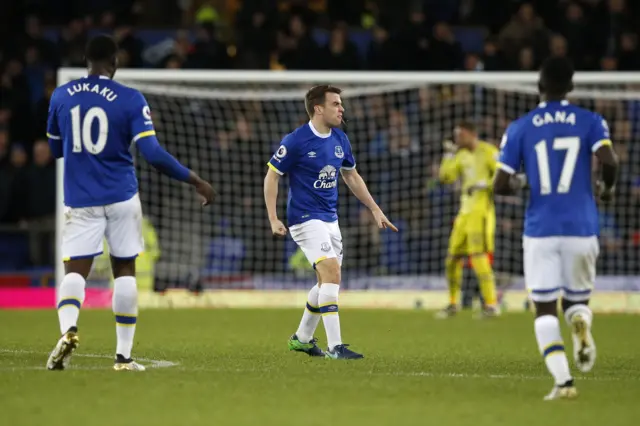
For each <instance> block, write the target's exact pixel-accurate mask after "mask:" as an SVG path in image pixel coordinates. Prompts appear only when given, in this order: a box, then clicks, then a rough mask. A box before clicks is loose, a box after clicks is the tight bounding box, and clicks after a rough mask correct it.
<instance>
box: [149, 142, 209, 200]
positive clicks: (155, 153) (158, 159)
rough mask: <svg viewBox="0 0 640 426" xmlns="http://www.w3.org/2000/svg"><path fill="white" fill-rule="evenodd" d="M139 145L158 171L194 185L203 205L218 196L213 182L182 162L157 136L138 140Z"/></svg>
mask: <svg viewBox="0 0 640 426" xmlns="http://www.w3.org/2000/svg"><path fill="white" fill-rule="evenodd" d="M137 147H138V149H139V150H140V153H141V154H142V156H143V157H144V159H145V160H147V161H148V162H149V164H151V165H152V166H153V167H155V168H156V169H157V170H158V171H160V172H161V173H163V174H165V175H167V176H169V177H170V178H173V179H176V180H179V181H182V182H187V183H189V184H191V185H193V186H194V187H195V189H196V192H197V193H198V194H199V195H200V197H201V201H202V205H203V206H206V205H208V204H211V202H212V201H213V199H214V198H215V196H216V191H215V190H214V189H213V187H212V186H211V184H209V182H207V181H205V180H204V179H202V178H201V177H200V176H198V174H197V173H196V172H194V171H192V170H189V169H188V168H186V167H185V166H183V165H182V164H180V162H179V161H178V160H176V159H175V158H174V157H173V156H172V155H171V154H169V153H168V152H167V151H165V150H164V148H162V147H161V146H160V144H159V143H158V141H157V139H156V138H155V137H153V136H147V137H145V138H142V139H140V140H138V141H137Z"/></svg>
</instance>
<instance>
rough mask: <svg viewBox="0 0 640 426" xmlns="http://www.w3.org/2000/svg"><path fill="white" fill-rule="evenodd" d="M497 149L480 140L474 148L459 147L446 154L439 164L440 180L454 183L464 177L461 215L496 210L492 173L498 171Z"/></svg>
mask: <svg viewBox="0 0 640 426" xmlns="http://www.w3.org/2000/svg"><path fill="white" fill-rule="evenodd" d="M497 160H498V148H497V147H496V146H494V145H492V144H490V143H488V142H484V141H478V144H477V146H476V148H475V149H474V150H473V151H470V150H468V149H459V150H458V152H456V154H455V155H453V156H452V155H445V157H444V158H443V159H442V164H440V181H442V182H443V183H454V182H455V181H457V180H458V179H460V178H461V179H462V195H461V196H460V212H459V214H467V213H476V214H478V213H479V214H485V213H488V212H490V211H492V210H493V192H492V184H493V176H494V174H495V173H496V168H497V164H498V162H497Z"/></svg>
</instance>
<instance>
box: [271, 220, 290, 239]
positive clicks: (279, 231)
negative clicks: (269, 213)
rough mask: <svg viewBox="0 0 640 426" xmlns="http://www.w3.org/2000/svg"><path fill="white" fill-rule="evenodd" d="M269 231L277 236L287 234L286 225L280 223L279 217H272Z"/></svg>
mask: <svg viewBox="0 0 640 426" xmlns="http://www.w3.org/2000/svg"><path fill="white" fill-rule="evenodd" d="M271 232H272V233H273V235H276V236H278V237H284V236H285V235H287V227H286V226H284V223H282V222H281V221H280V220H279V219H274V220H272V221H271Z"/></svg>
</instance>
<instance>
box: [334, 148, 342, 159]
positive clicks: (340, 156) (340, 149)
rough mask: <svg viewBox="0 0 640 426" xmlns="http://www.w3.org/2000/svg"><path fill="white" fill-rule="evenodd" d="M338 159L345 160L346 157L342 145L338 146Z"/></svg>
mask: <svg viewBox="0 0 640 426" xmlns="http://www.w3.org/2000/svg"><path fill="white" fill-rule="evenodd" d="M335 153H336V157H338V158H343V157H344V151H343V150H342V147H341V146H340V145H338V146H336V151H335Z"/></svg>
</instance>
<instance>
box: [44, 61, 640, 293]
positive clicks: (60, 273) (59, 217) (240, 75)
mask: <svg viewBox="0 0 640 426" xmlns="http://www.w3.org/2000/svg"><path fill="white" fill-rule="evenodd" d="M86 74H87V70H86V69H83V68H60V69H59V70H58V85H61V84H64V83H66V82H68V81H71V80H73V79H76V78H81V77H83V76H85V75H86ZM116 80H119V81H123V82H125V83H128V82H131V81H134V82H135V81H137V82H150V83H164V84H172V83H173V84H176V83H180V84H185V83H201V84H202V83H218V84H243V83H244V84H246V83H258V84H269V83H273V84H280V83H312V82H327V83H332V84H347V83H355V84H359V85H362V84H372V85H373V84H380V85H382V84H405V83H406V84H424V85H429V84H481V85H485V86H494V87H496V88H498V89H499V88H511V89H513V88H520V89H523V88H524V89H525V90H529V91H532V92H533V91H535V85H536V82H537V81H538V74H537V73H534V72H477V71H471V72H464V71H462V72H460V71H456V72H371V71H344V72H343V71H240V70H239V71H219V70H164V69H150V70H147V69H144V70H141V69H121V70H118V72H117V74H116ZM574 82H575V83H576V84H585V85H589V84H594V85H616V84H620V85H622V84H633V85H638V86H639V87H640V72H578V73H576V75H575V77H574ZM133 87H135V84H133ZM582 93H584V96H588V97H595V96H596V95H594V93H597V96H602V97H606V98H609V97H608V96H607V93H605V92H602V91H597V92H594V91H590V90H584V91H582ZM574 94H576V93H575V92H574ZM577 95H578V96H580V94H577ZM344 96H345V97H348V93H345V94H344ZM610 99H616V100H625V99H638V92H632V93H627V92H624V91H619V90H618V91H616V94H615V96H612V97H610ZM63 173H64V167H63V161H62V160H61V159H60V160H58V161H57V182H56V185H57V205H56V265H55V270H56V271H55V272H56V273H55V277H56V288H58V286H59V285H60V283H61V282H62V278H63V277H64V267H63V263H62V254H61V250H60V248H61V242H62V232H61V231H62V227H63V225H64V201H63Z"/></svg>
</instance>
